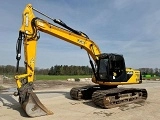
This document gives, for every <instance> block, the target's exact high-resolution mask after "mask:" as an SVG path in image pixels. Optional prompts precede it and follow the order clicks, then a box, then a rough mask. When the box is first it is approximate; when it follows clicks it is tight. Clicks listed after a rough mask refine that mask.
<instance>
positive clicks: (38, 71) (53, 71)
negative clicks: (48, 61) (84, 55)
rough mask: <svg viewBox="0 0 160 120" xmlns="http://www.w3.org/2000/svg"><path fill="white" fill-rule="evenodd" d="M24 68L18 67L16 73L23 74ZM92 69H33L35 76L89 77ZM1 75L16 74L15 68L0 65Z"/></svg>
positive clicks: (63, 67)
mask: <svg viewBox="0 0 160 120" xmlns="http://www.w3.org/2000/svg"><path fill="white" fill-rule="evenodd" d="M25 71H26V70H25V68H24V67H19V70H18V73H20V74H23V73H25ZM91 73H92V69H91V68H90V67H89V66H75V65H70V66H68V65H55V66H52V67H51V68H46V69H43V68H35V74H36V75H90V74H91ZM0 74H1V75H12V74H16V67H15V66H12V65H6V66H4V65H0Z"/></svg>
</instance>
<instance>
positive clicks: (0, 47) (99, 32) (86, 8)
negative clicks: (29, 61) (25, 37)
mask: <svg viewBox="0 0 160 120" xmlns="http://www.w3.org/2000/svg"><path fill="white" fill-rule="evenodd" d="M28 3H30V4H32V6H33V7H34V8H36V9H37V10H39V11H41V12H43V13H45V14H46V15H48V16H50V17H51V18H54V19H61V20H62V21H63V22H65V23H66V24H67V25H68V26H70V27H72V28H74V29H76V30H78V31H82V32H84V33H86V34H87V35H88V36H89V38H90V39H91V40H92V41H94V42H95V43H96V44H97V45H98V46H99V48H100V50H101V52H102V53H118V54H123V56H124V58H125V62H126V67H132V68H136V69H137V68H143V67H150V68H160V61H159V60H160V7H159V6H160V1H159V0H14V1H13V0H2V1H1V4H0V16H1V17H0V42H1V44H0V56H1V58H0V65H16V42H17V38H18V33H19V28H20V27H21V23H22V12H23V10H24V8H25V6H26V5H27V4H28ZM35 15H36V17H39V18H43V19H45V20H47V21H49V22H50V20H48V19H47V18H45V17H43V16H41V15H39V14H37V13H35ZM53 24H54V23H53ZM40 35H41V38H40V39H39V40H38V43H37V56H36V67H38V68H50V67H51V66H54V65H78V66H81V65H83V66H87V65H89V59H88V55H87V53H86V51H85V50H82V49H80V48H79V47H77V46H75V45H72V44H70V43H67V42H65V41H62V40H60V39H57V38H55V37H53V36H50V35H48V34H45V33H42V32H40ZM20 66H24V55H23V50H22V59H21V62H20Z"/></svg>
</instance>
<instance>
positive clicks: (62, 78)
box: [35, 75, 91, 80]
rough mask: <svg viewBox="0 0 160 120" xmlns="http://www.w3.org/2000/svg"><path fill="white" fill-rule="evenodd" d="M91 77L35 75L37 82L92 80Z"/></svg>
mask: <svg viewBox="0 0 160 120" xmlns="http://www.w3.org/2000/svg"><path fill="white" fill-rule="evenodd" d="M90 77H91V75H35V80H67V79H69V78H74V79H78V78H90Z"/></svg>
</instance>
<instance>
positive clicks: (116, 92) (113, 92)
mask: <svg viewBox="0 0 160 120" xmlns="http://www.w3.org/2000/svg"><path fill="white" fill-rule="evenodd" d="M70 96H71V97H72V98H73V99H75V100H82V99H84V100H88V99H92V101H93V103H94V104H95V105H97V106H99V107H101V108H107V109H110V108H114V107H119V106H121V105H125V104H130V103H135V102H143V101H145V100H146V99H147V91H146V89H140V88H118V87H108V88H107V87H101V86H98V85H97V86H84V87H75V88H72V89H71V91H70Z"/></svg>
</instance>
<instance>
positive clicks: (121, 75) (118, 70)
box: [96, 53, 127, 82]
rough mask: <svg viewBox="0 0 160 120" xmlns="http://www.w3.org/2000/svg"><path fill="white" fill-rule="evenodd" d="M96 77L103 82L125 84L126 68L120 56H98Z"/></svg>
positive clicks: (105, 54) (110, 54)
mask: <svg viewBox="0 0 160 120" xmlns="http://www.w3.org/2000/svg"><path fill="white" fill-rule="evenodd" d="M96 71H97V72H96V76H97V78H98V80H100V81H104V82H126V81H127V77H126V76H127V75H126V67H125V61H124V58H123V56H122V55H119V54H113V53H109V54H107V53H104V54H101V55H99V60H98V61H97V70H96Z"/></svg>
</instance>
